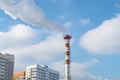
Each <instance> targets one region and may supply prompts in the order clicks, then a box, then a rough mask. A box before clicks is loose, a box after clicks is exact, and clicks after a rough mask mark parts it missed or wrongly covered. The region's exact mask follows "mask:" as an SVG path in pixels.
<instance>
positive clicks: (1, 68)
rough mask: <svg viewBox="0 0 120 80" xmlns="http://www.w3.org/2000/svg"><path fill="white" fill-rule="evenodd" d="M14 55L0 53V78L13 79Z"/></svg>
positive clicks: (0, 79) (1, 79) (3, 79)
mask: <svg viewBox="0 0 120 80" xmlns="http://www.w3.org/2000/svg"><path fill="white" fill-rule="evenodd" d="M13 69H14V55H11V54H7V53H6V54H2V53H0V80H13Z"/></svg>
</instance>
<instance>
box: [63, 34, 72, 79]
mask: <svg viewBox="0 0 120 80" xmlns="http://www.w3.org/2000/svg"><path fill="white" fill-rule="evenodd" d="M71 38H72V37H71V36H70V35H65V36H64V39H65V41H66V43H65V47H66V50H65V57H66V58H65V80H71V76H70V39H71Z"/></svg>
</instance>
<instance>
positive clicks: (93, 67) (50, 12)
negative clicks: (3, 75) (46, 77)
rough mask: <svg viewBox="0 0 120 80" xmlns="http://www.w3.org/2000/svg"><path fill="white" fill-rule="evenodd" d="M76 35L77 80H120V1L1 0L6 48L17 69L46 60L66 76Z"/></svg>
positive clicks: (0, 34) (0, 29)
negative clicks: (67, 44) (66, 53)
mask: <svg viewBox="0 0 120 80" xmlns="http://www.w3.org/2000/svg"><path fill="white" fill-rule="evenodd" d="M65 34H70V35H72V39H71V62H72V63H71V72H72V73H71V75H72V80H120V63H119V61H120V0H0V52H1V53H10V54H14V55H15V67H14V68H15V69H14V72H20V71H24V70H25V67H26V66H28V65H31V64H46V65H48V66H49V67H50V68H52V69H55V70H58V71H60V72H61V75H62V76H63V77H64V59H65V56H64V51H65V47H64V43H65V41H64V39H63V35H65Z"/></svg>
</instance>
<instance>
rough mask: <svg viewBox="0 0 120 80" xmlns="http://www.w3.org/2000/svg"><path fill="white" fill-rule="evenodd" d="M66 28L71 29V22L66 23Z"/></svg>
mask: <svg viewBox="0 0 120 80" xmlns="http://www.w3.org/2000/svg"><path fill="white" fill-rule="evenodd" d="M64 26H65V27H66V28H70V27H71V26H72V23H71V22H66V23H64Z"/></svg>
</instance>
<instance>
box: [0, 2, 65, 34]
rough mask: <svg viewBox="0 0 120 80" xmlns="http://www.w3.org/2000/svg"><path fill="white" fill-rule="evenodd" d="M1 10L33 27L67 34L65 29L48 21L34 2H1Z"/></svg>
mask: <svg viewBox="0 0 120 80" xmlns="http://www.w3.org/2000/svg"><path fill="white" fill-rule="evenodd" d="M0 9H2V10H4V12H5V13H6V14H8V15H9V16H11V17H12V18H13V19H17V18H19V19H21V20H22V21H24V22H26V23H28V24H31V25H33V26H40V27H45V28H49V29H52V30H56V31H59V32H63V33H66V30H65V29H64V27H63V26H62V25H60V24H58V23H56V22H54V21H51V20H49V19H47V18H46V17H45V16H44V13H43V11H42V10H41V9H40V8H38V7H37V6H36V4H35V3H34V0H0Z"/></svg>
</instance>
